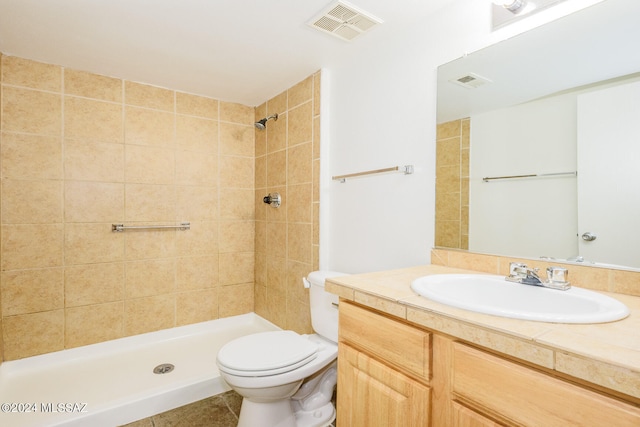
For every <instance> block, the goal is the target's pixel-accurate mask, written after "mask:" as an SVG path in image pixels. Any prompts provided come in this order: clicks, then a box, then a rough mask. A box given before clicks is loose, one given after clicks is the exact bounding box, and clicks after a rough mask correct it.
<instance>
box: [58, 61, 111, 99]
mask: <svg viewBox="0 0 640 427" xmlns="http://www.w3.org/2000/svg"><path fill="white" fill-rule="evenodd" d="M64 92H65V93H66V94H67V95H75V96H81V97H84V98H92V99H99V100H102V101H110V102H118V103H121V102H122V80H120V79H116V78H113V77H107V76H100V75H97V74H92V73H87V72H86V71H78V70H70V69H65V70H64Z"/></svg>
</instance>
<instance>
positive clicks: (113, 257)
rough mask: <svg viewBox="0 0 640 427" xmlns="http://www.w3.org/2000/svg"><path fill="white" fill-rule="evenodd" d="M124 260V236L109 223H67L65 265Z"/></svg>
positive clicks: (65, 230)
mask: <svg viewBox="0 0 640 427" xmlns="http://www.w3.org/2000/svg"><path fill="white" fill-rule="evenodd" d="M123 260H124V236H123V235H122V233H114V232H112V231H111V224H109V223H68V224H66V226H65V229H64V263H65V265H76V264H93V263H98V262H119V261H123Z"/></svg>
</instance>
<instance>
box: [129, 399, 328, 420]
mask: <svg viewBox="0 0 640 427" xmlns="http://www.w3.org/2000/svg"><path fill="white" fill-rule="evenodd" d="M241 405H242V396H240V395H239V394H238V393H236V392H235V391H228V392H226V393H222V394H218V395H216V396H212V397H209V398H208V399H204V400H199V401H197V402H194V403H191V404H189V405H185V406H181V407H179V408H176V409H173V410H171V411H167V412H163V413H161V414H157V415H154V416H152V417H149V418H145V419H142V420H139V421H135V422H133V423H130V424H127V425H125V426H122V427H236V426H237V425H238V415H239V414H240V406H241ZM334 405H335V393H334ZM331 425H332V426H335V422H334V424H331Z"/></svg>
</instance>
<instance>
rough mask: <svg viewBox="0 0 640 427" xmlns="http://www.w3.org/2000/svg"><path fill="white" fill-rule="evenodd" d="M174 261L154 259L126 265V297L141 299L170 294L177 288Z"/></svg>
mask: <svg viewBox="0 0 640 427" xmlns="http://www.w3.org/2000/svg"><path fill="white" fill-rule="evenodd" d="M175 277H176V263H175V260H174V259H152V260H143V261H131V262H127V263H125V295H126V297H127V298H139V297H146V296H153V295H161V294H168V293H171V292H173V291H175V288H176V282H175Z"/></svg>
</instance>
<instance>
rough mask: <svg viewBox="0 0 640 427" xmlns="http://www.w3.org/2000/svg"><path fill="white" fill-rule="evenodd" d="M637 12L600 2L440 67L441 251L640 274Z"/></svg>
mask: <svg viewBox="0 0 640 427" xmlns="http://www.w3.org/2000/svg"><path fill="white" fill-rule="evenodd" d="M638 16H640V2H638V1H637V0H605V1H603V2H601V3H597V4H595V5H593V6H590V7H588V8H586V9H583V10H581V11H578V12H576V13H574V14H571V15H569V16H566V17H564V18H561V19H558V20H556V21H553V22H551V23H548V24H546V25H544V26H542V27H538V28H536V29H533V30H531V31H528V32H526V33H523V34H520V35H518V36H516V37H513V38H511V39H508V40H505V41H503V42H500V43H498V44H495V45H492V46H489V47H487V48H485V49H482V50H479V51H477V52H474V53H472V54H470V55H467V56H465V57H463V58H459V59H457V60H455V61H452V62H450V63H447V64H444V65H442V66H441V67H439V68H438V101H437V102H438V108H437V121H438V143H437V147H438V148H437V178H436V242H435V244H436V246H440V247H454V248H461V249H469V250H470V251H473V252H480V253H491V254H496V255H509V256H519V257H528V258H537V257H547V258H554V259H562V260H566V259H568V260H575V261H577V262H588V263H597V264H613V265H615V266H624V267H629V268H634V269H637V268H640V243H637V241H638V239H635V238H634V237H635V236H637V235H638V233H640V220H637V218H640V202H638V201H636V200H640V186H638V185H637V184H638V183H640V167H639V166H640V164H638V165H635V164H634V160H635V161H636V163H637V162H638V161H640V143H638V141H640V92H637V95H629V94H631V93H635V92H633V91H635V90H638V91H640V50H638V48H637V46H636V44H637V40H640V26H638V25H637V17H638ZM612 96H613V97H614V98H611V97H612ZM619 96H622V97H625V96H626V98H625V99H620V98H618V97H619ZM636 99H638V101H636ZM625 103H626V107H625V108H623V109H619V108H618V107H619V106H620V105H623V104H625ZM594 126H595V127H594ZM621 127H622V128H621ZM613 130H615V132H613ZM594 135H599V136H598V137H595V136H594ZM620 140H624V141H622V142H621V141H620ZM458 141H459V143H458ZM456 144H458V146H457V147H453V146H454V145H456ZM593 153H595V154H593ZM594 155H595V158H594V157H593V156H594ZM589 156H591V157H589ZM456 161H457V162H458V163H457V164H456V163H455V162H456ZM607 162H609V163H607ZM636 170H639V171H638V172H636ZM485 178H488V179H485ZM495 178H498V179H495ZM594 183H595V184H598V185H599V187H600V188H599V189H598V188H593V187H592V186H593V185H594ZM627 184H628V185H627ZM634 187H635V188H634ZM605 196H606V197H607V200H606V201H604V197H605ZM614 196H619V197H617V198H616V197H614ZM598 221H599V222H598ZM619 225H622V227H619ZM614 226H616V227H614ZM614 228H616V229H614ZM593 236H596V239H592V237H593ZM590 238H591V240H589V239H590ZM625 239H626V240H625Z"/></svg>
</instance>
